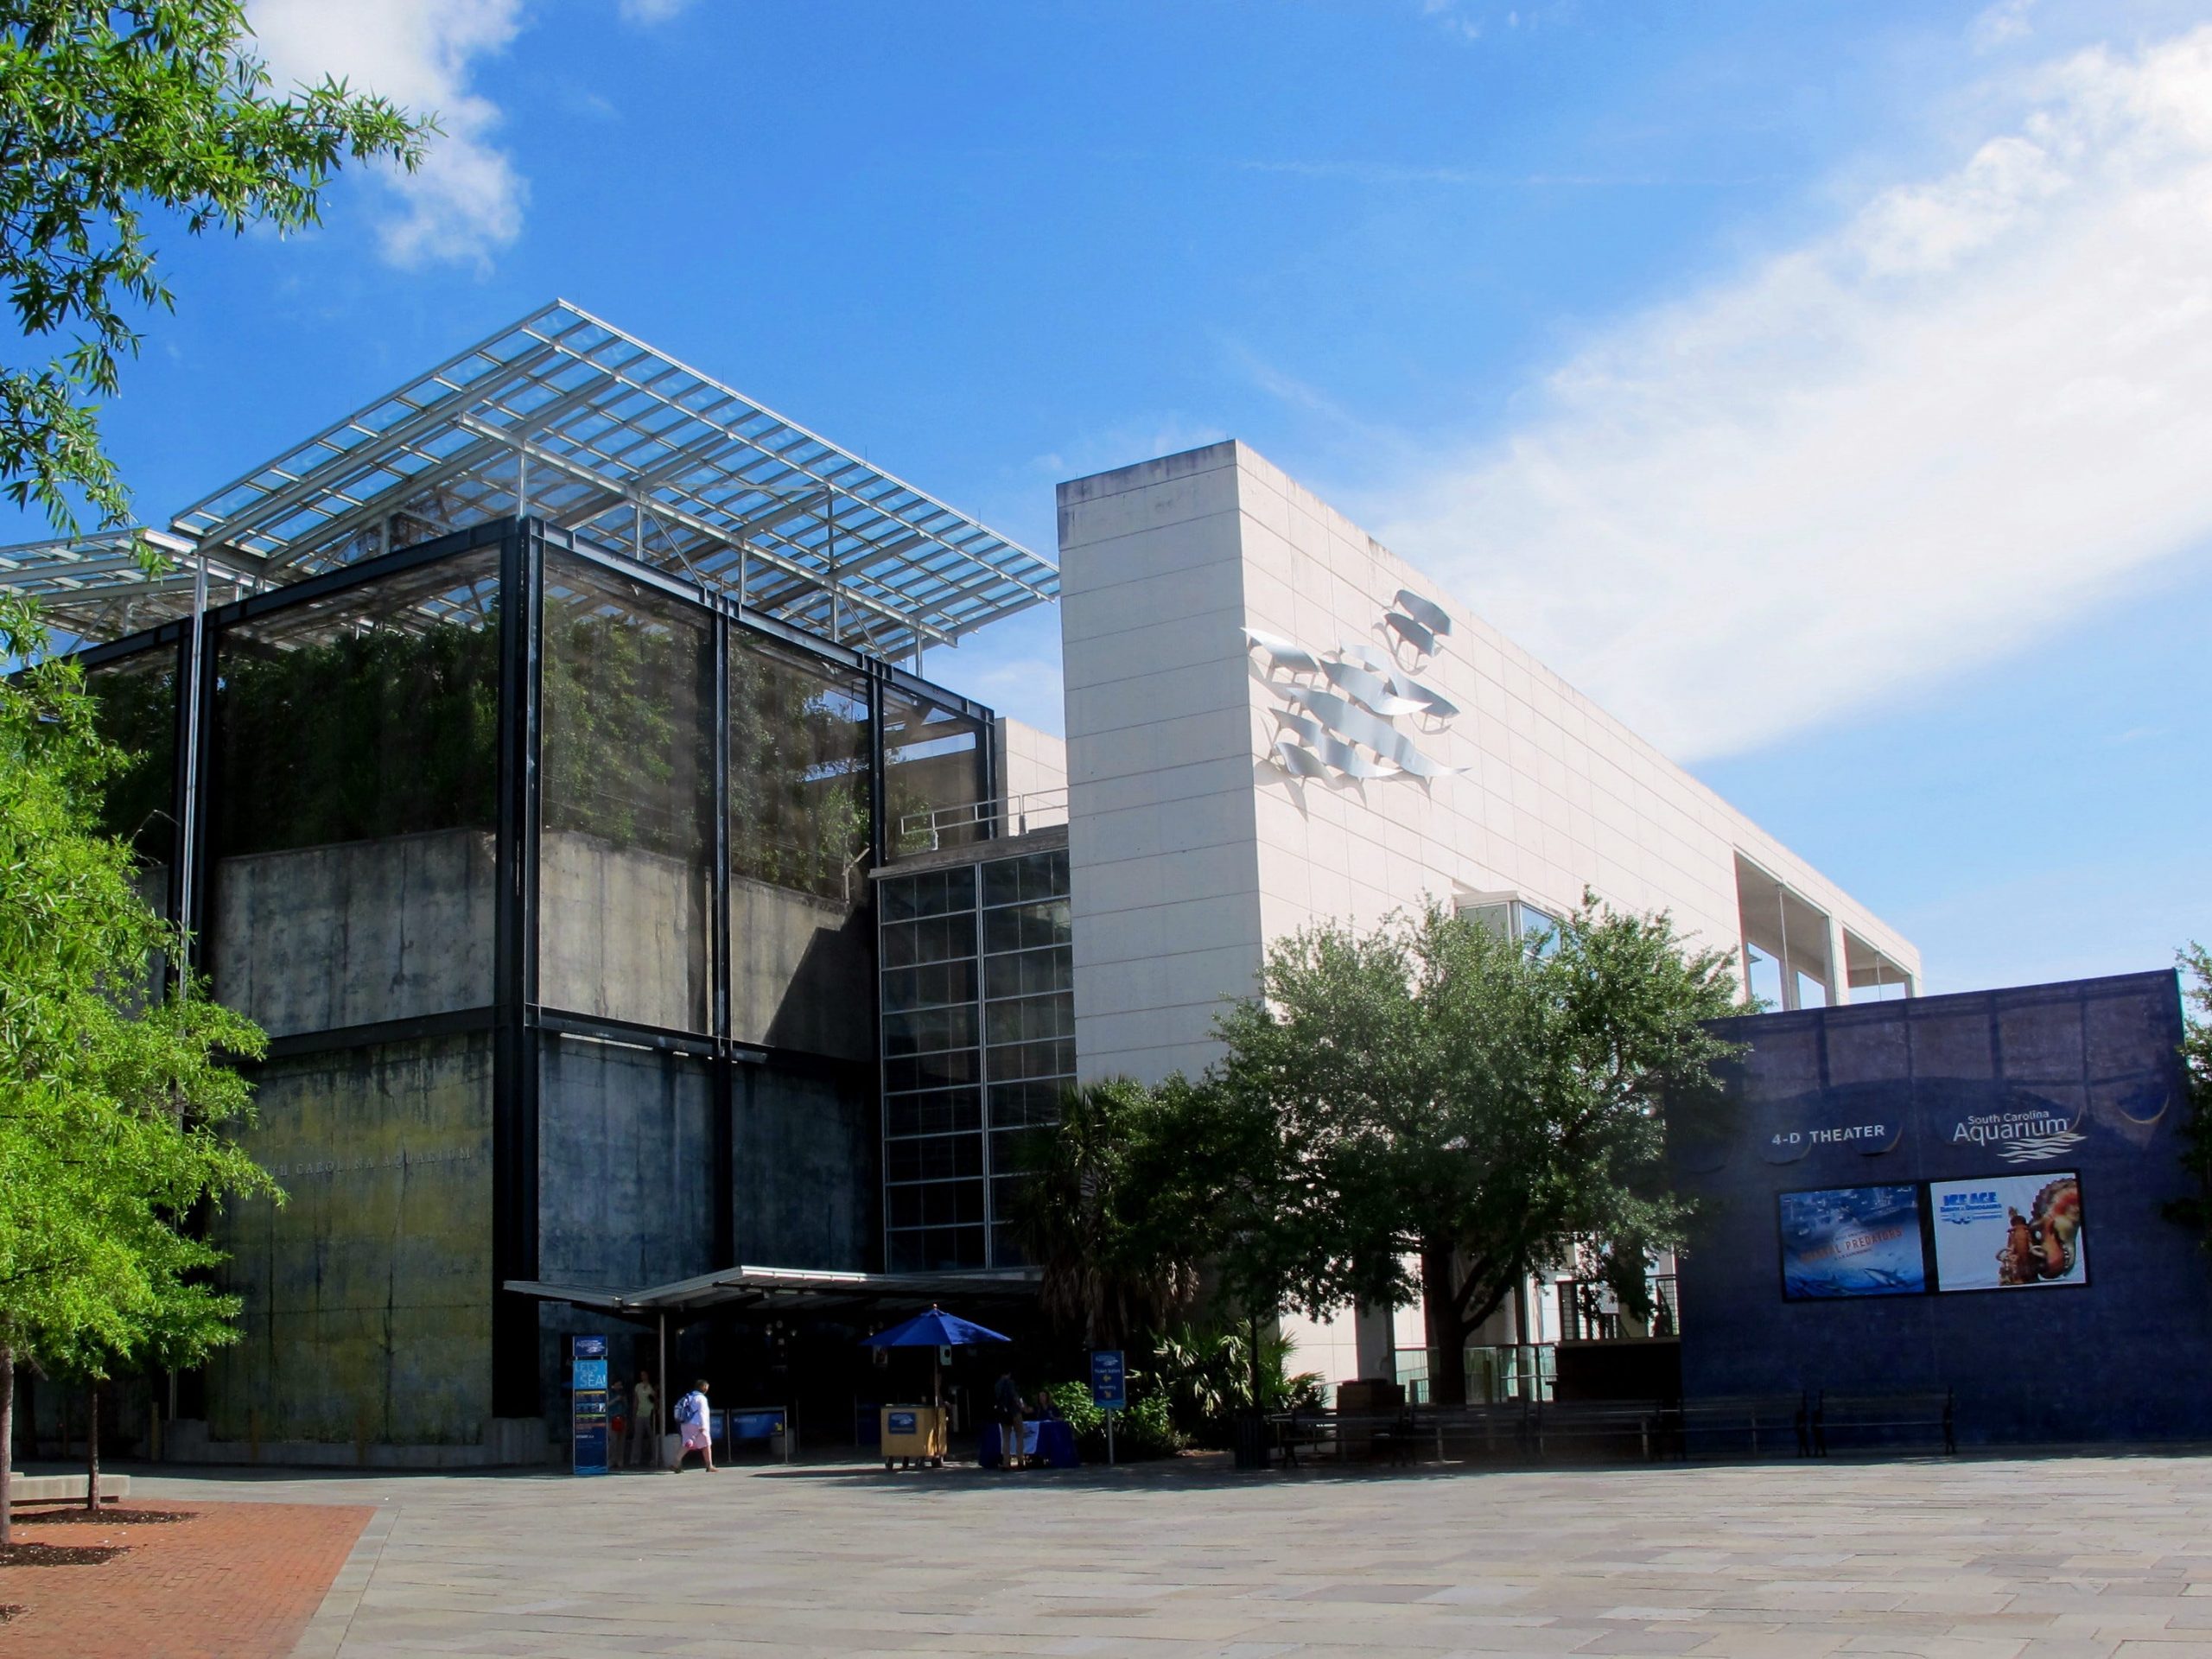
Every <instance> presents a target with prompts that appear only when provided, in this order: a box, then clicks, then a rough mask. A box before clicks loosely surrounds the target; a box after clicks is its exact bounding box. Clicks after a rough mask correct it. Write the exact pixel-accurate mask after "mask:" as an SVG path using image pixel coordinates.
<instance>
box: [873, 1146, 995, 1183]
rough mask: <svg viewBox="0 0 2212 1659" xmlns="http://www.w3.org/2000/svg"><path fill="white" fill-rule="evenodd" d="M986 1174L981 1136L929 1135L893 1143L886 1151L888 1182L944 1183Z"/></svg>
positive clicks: (886, 1147)
mask: <svg viewBox="0 0 2212 1659" xmlns="http://www.w3.org/2000/svg"><path fill="white" fill-rule="evenodd" d="M883 1173H884V1178H885V1179H887V1180H890V1181H893V1182H897V1181H941V1180H948V1179H953V1178H955V1177H959V1176H968V1175H981V1174H982V1173H983V1137H982V1135H917V1136H910V1137H908V1138H907V1139H906V1140H901V1141H888V1142H887V1143H886V1144H885V1146H884V1148H883Z"/></svg>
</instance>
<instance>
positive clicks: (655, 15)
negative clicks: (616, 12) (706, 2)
mask: <svg viewBox="0 0 2212 1659" xmlns="http://www.w3.org/2000/svg"><path fill="white" fill-rule="evenodd" d="M690 9H691V0H622V3H621V7H620V10H621V13H622V21H623V22H626V23H646V24H651V23H664V22H667V21H668V20H669V19H670V18H671V17H673V16H676V15H677V13H678V12H684V11H689V10H690Z"/></svg>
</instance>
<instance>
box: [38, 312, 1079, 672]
mask: <svg viewBox="0 0 2212 1659" xmlns="http://www.w3.org/2000/svg"><path fill="white" fill-rule="evenodd" d="M245 391H246V389H245V387H244V386H243V385H235V384H234V385H233V386H232V392H233V394H234V395H237V396H244V395H245ZM525 514H527V515H534V516H536V517H537V518H542V519H544V520H546V521H547V522H549V523H550V524H554V525H556V526H557V527H559V528H561V529H564V530H568V531H574V532H575V534H577V535H578V536H580V537H583V538H585V539H587V540H589V541H591V542H594V543H597V544H599V545H601V546H602V547H605V548H607V549H608V550H611V551H614V552H620V553H628V554H630V555H632V556H634V557H636V558H639V559H641V560H643V561H645V562H646V563H652V564H654V565H657V566H658V567H660V568H661V569H664V570H665V571H667V572H669V573H670V574H671V575H676V576H678V577H681V578H683V579H684V580H687V581H690V582H696V583H698V584H699V586H700V587H701V588H704V589H718V590H720V592H721V594H724V595H726V596H728V597H731V598H734V599H735V600H737V601H739V603H741V605H742V606H743V607H745V608H746V609H747V610H751V611H757V612H760V613H762V614H765V615H769V616H772V617H775V618H776V619H778V620H780V621H783V622H786V623H789V624H791V626H797V627H801V628H804V629H805V630H806V631H807V632H810V633H812V634H815V635H816V636H817V637H819V638H823V639H833V640H836V641H837V642H838V643H840V644H843V645H850V646H852V647H854V648H855V649H857V650H861V651H864V652H868V653H869V654H870V655H872V656H875V657H878V658H898V657H903V656H906V655H907V654H908V653H909V652H918V650H919V649H920V647H921V646H922V645H925V644H930V645H935V644H950V643H952V642H954V641H957V639H959V638H960V636H961V635H963V634H964V633H968V632H972V631H974V630H975V629H976V628H980V627H982V626H984V625H985V624H987V623H988V622H991V621H994V620H997V619H998V618H1000V617H1001V616H1006V615H1009V614H1011V613H1014V612H1015V611H1019V610H1021V609H1024V608H1025V607H1028V606H1032V605H1036V604H1040V603H1044V602H1046V601H1051V600H1053V599H1057V598H1058V595H1059V572H1058V570H1057V569H1055V568H1054V567H1053V566H1052V563H1050V562H1049V561H1047V560H1046V559H1044V558H1041V557H1039V556H1038V555H1036V554H1035V553H1033V552H1031V551H1030V550H1028V549H1027V548H1026V547H1023V546H1022V545H1020V543H1017V542H1014V541H1013V540H1011V539H1009V538H1008V537H1005V536H1002V535H1001V534H999V533H998V532H997V531H994V530H992V529H990V528H989V527H988V526H987V525H985V524H981V523H979V522H977V521H976V519H974V518H970V517H969V516H968V515H967V514H965V513H963V512H958V511H957V510H956V509H954V508H952V507H950V506H947V505H945V504H944V502H942V501H940V500H938V499H936V498H935V497H934V496H931V495H926V494H925V493H923V492H921V491H920V490H918V489H916V488H915V487H914V486H912V485H911V484H908V483H906V482H905V481H904V480H901V479H899V478H897V477H894V476H893V474H889V473H887V472H885V471H884V470H883V469H882V468H880V467H875V466H873V465H871V464H870V463H869V462H868V461H864V460H862V459H861V457H859V456H858V455H855V454H853V453H852V452H851V451H850V450H848V449H844V448H840V447H839V446H838V445H836V444H834V443H832V442H829V440H828V439H827V438H823V437H821V436H819V435H817V434H815V433H813V432H810V431H809V430H808V429H805V428H804V427H802V426H799V425H798V424H797V423H794V422H792V421H790V420H787V419H785V417H784V416H781V415H779V414H777V413H776V412H775V411H774V410H770V409H767V408H766V407H764V406H763V405H761V404H758V403H756V402H754V401H753V399H751V398H749V397H746V396H744V395H743V394H742V393H741V392H738V391H734V390H733V389H732V388H730V387H728V386H727V385H723V384H721V382H720V381H717V380H714V379H711V378H709V377H708V376H706V375H704V374H702V373H700V372H698V371H697V370H696V369H693V368H690V367H688V366H686V365H683V364H682V363H679V362H677V360H676V359H673V358H671V357H668V356H665V355H664V354H663V353H660V352H658V351H655V350H654V349H653V348H652V346H647V345H645V343H644V342H643V341H641V340H636V339H633V338H632V336H630V335H628V334H624V333H622V332H621V331H620V329H618V328H616V327H613V325H611V324H609V323H606V322H603V321H601V320H600V319H598V318H597V317H594V316H593V315H590V314H589V313H588V312H586V311H582V310H580V309H578V308H576V307H575V306H573V305H570V304H569V302H567V301H565V300H556V301H554V302H552V303H551V304H550V305H547V306H545V307H544V308H542V309H540V310H538V311H537V312H534V313H532V314H531V315H529V316H527V317H524V318H523V319H522V320H521V321H518V322H516V323H514V324H512V325H511V326H510V327H505V328H503V329H501V330H500V331H499V333H497V334H493V335H492V336H491V337H490V338H489V339H487V340H480V341H479V342H478V343H477V344H475V345H474V346H470V347H469V348H468V349H467V351H464V352H462V353H460V354H458V355H457V356H454V357H452V358H449V359H447V360H446V361H445V362H443V363H441V364H439V365H437V366H436V367H435V368H433V369H430V370H429V371H428V372H425V373H423V374H421V375H418V376H416V378H414V379H412V380H410V381H409V382H408V383H407V384H406V385H402V386H400V387H398V388H397V390H395V391H391V392H390V393H388V394H387V395H385V397H380V398H378V399H377V400H376V401H375V402H374V403H372V404H369V405H368V406H367V407H365V408H364V409H359V410H355V411H354V412H353V414H351V415H348V416H346V417H345V418H344V419H343V420H340V421H339V422H337V423H334V425H331V426H328V427H326V428H324V429H322V430H321V431H320V432H318V433H316V434H315V435H313V436H312V437H309V438H307V439H306V440H304V441H303V442H300V443H298V444H296V445H294V446H293V447H292V448H289V449H288V450H286V451H285V452H284V453H283V454H280V455H277V456H276V457H275V458H274V459H272V460H270V461H267V462H265V463H264V464H263V465H262V466H259V467H255V468H254V469H253V470H252V471H251V472H249V473H247V474H245V476H244V477H241V478H238V479H236V480H232V482H231V483H228V484H226V485H225V486H223V487H221V488H220V489H219V490H216V491H215V492H214V493H212V494H210V495H208V496H207V497H206V498H204V499H201V500H200V501H199V502H196V503H195V504H194V505H192V506H190V507H188V508H187V509H186V510H185V511H184V512H181V513H180V514H178V515H177V516H176V517H175V518H174V519H172V520H171V521H170V524H169V529H168V531H165V532H164V531H145V530H138V531H115V532H111V533H108V534H103V535H99V536H91V537H80V538H78V539H75V540H68V541H54V542H37V543H29V544H27V545H24V546H20V547H11V548H0V587H8V588H18V589H21V590H22V591H25V592H29V593H31V594H35V595H36V596H37V597H38V599H39V601H40V602H41V605H42V606H43V607H44V608H45V609H46V611H47V613H48V615H49V616H51V617H52V618H53V619H54V620H55V621H56V622H57V623H59V624H60V626H61V627H63V628H65V629H67V630H68V631H69V632H72V633H74V634H75V635H77V636H78V637H79V638H80V639H87V640H91V641H94V642H100V641H105V640H108V639H118V638H120V637H122V636H123V635H124V634H126V633H130V632H136V631H137V630H139V629H142V628H147V627H151V626H156V624H158V623H161V622H163V621H166V620H169V619H170V618H172V617H175V616H181V615H185V614H188V613H190V612H191V610H192V608H193V606H194V602H195V601H194V593H195V588H198V591H199V593H200V601H199V602H201V603H207V604H219V603H222V602H224V601H227V600H231V599H235V598H238V597H241V596H243V595H245V594H254V593H259V592H263V591H265V590H267V589H268V588H274V587H281V586H283V585H284V584H286V583H288V582H297V581H300V580H301V579H302V578H303V577H306V576H310V575H316V574H318V573H321V572H323V571H327V570H331V569H337V568H339V567H341V566H344V565H346V564H350V563H355V562H357V561H359V560H361V559H365V558H369V557H373V556H376V555H378V554H380V553H385V552H389V551H391V550H393V549H395V548H400V547H408V546H412V545H414V544H415V543H418V542H426V541H429V540H432V539H434V538H435V537H439V536H442V535H445V534H447V533H448V532H450V531H457V530H463V529H466V528H467V527H468V526H470V525H472V524H481V523H484V522H486V520H489V519H493V518H506V517H511V516H515V517H519V516H523V515H525ZM140 543H151V544H152V545H154V546H155V547H156V548H157V549H158V550H160V551H162V553H163V554H164V556H166V557H167V558H168V560H169V562H170V563H171V564H172V566H173V567H174V568H173V569H171V571H170V572H169V573H168V574H166V575H156V576H154V577H151V578H149V577H148V576H147V575H145V574H144V572H143V571H142V570H141V569H139V567H138V564H137V558H136V552H137V547H138V546H139V544H140ZM203 562H204V569H203V568H202V566H203Z"/></svg>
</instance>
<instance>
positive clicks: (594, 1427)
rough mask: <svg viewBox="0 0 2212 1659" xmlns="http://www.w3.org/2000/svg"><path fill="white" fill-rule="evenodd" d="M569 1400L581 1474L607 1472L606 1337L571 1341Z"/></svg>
mask: <svg viewBox="0 0 2212 1659" xmlns="http://www.w3.org/2000/svg"><path fill="white" fill-rule="evenodd" d="M569 1402H570V1407H569V1411H570V1431H571V1444H572V1448H573V1449H572V1452H571V1458H572V1462H571V1464H570V1467H571V1469H572V1470H573V1471H574V1472H575V1473H576V1474H579V1475H603V1474H605V1473H606V1472H607V1338H605V1337H575V1338H571V1339H570V1346H569Z"/></svg>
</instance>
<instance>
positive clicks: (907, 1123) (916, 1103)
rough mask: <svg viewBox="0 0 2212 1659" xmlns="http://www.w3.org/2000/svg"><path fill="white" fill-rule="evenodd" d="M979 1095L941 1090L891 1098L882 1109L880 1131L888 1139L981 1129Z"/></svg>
mask: <svg viewBox="0 0 2212 1659" xmlns="http://www.w3.org/2000/svg"><path fill="white" fill-rule="evenodd" d="M980 1095H981V1091H980V1090H975V1089H940V1090H935V1091H933V1092H931V1093H930V1094H925V1095H893V1096H889V1097H888V1098H887V1099H886V1100H885V1102H884V1105H883V1131H884V1133H885V1134H886V1135H949V1134H950V1133H952V1132H953V1131H954V1130H957V1129H975V1128H980V1127H982V1100H981V1098H980Z"/></svg>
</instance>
